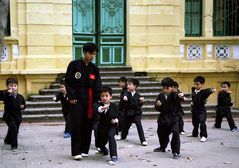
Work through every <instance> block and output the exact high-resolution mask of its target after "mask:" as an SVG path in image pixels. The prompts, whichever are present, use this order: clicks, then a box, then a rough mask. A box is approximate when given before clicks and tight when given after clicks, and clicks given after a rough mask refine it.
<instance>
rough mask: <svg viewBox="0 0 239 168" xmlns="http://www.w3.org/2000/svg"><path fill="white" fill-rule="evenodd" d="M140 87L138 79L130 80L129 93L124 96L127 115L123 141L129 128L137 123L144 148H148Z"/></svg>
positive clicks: (122, 135) (122, 136)
mask: <svg viewBox="0 0 239 168" xmlns="http://www.w3.org/2000/svg"><path fill="white" fill-rule="evenodd" d="M138 86H139V81H138V80H137V79H130V80H128V84H127V90H128V92H126V93H125V95H124V96H123V100H124V101H125V102H126V108H125V109H126V114H125V123H124V128H123V130H122V134H121V139H126V137H127V135H128V132H129V128H130V126H131V125H132V123H135V125H136V127H137V130H138V134H139V139H140V142H141V145H142V146H147V145H148V143H147V142H146V139H145V136H144V130H143V126H142V123H141V118H142V111H141V107H142V105H143V102H144V97H142V96H140V94H139V93H138V92H137V91H136V90H137V88H138Z"/></svg>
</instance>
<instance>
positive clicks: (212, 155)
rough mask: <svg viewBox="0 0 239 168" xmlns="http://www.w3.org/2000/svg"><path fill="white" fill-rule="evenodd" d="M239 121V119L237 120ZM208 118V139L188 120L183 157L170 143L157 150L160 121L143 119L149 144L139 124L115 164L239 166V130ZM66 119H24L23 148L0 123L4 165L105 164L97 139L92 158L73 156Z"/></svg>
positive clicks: (59, 167) (57, 167)
mask: <svg viewBox="0 0 239 168" xmlns="http://www.w3.org/2000/svg"><path fill="white" fill-rule="evenodd" d="M236 124H237V125H239V121H238V120H237V121H236ZM212 125H213V122H212V121H208V134H209V137H208V141H207V142H205V143H201V142H200V138H190V137H187V135H189V134H190V132H191V129H192V125H191V122H190V121H189V120H188V121H186V122H185V131H186V132H187V134H186V135H182V136H181V157H180V158H179V159H178V160H174V159H172V156H171V152H170V145H169V146H168V148H167V151H166V152H165V153H154V152H152V151H153V149H154V148H156V147H158V146H159V144H158V138H157V133H156V129H157V123H156V121H155V120H143V126H144V131H145V135H146V138H147V141H148V143H149V145H148V146H146V147H143V146H141V145H140V144H139V138H138V134H137V131H136V127H135V126H133V127H132V128H131V129H130V134H129V136H128V138H127V141H117V145H118V156H119V162H118V163H117V165H115V166H114V167H122V168H123V167H128V168H129V167H135V168H136V167H137V168H141V167H167V168H169V167H173V168H177V167H178V168H181V167H183V168H187V167H190V168H192V167H195V168H200V167H202V168H207V167H208V168H209V167H210V168H214V167H215V168H216V167H217V168H220V167H228V168H229V167H230V168H234V167H235V168H238V166H239V159H238V156H239V132H231V131H229V128H228V125H227V122H226V121H225V120H224V122H223V124H222V129H213V128H212ZM63 129H64V123H63V122H54V123H32V124H30V123H23V124H22V125H21V127H20V133H19V148H18V151H17V152H12V151H11V150H9V149H10V146H9V145H5V144H4V143H3V140H4V137H5V134H6V131H7V127H6V125H5V124H3V123H2V124H0V130H1V131H0V168H41V167H42V168H68V167H70V168H77V167H79V168H88V167H91V168H92V167H97V168H101V167H102V168H103V167H104V168H105V167H110V165H108V160H109V156H100V155H96V154H95V152H96V150H95V147H94V139H92V146H91V149H90V153H89V154H90V155H89V157H88V158H84V159H83V160H81V161H75V160H73V159H72V158H71V156H70V139H64V138H63Z"/></svg>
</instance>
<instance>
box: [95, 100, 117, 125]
mask: <svg viewBox="0 0 239 168" xmlns="http://www.w3.org/2000/svg"><path fill="white" fill-rule="evenodd" d="M100 106H104V104H103V103H97V104H95V105H94V108H95V110H96V111H98V108H99V107H100ZM98 114H99V124H100V125H101V126H104V127H112V126H117V124H112V123H111V120H112V119H116V118H118V119H119V109H118V106H117V105H116V104H114V103H110V106H109V109H108V110H107V111H106V112H105V111H103V112H102V113H99V112H98Z"/></svg>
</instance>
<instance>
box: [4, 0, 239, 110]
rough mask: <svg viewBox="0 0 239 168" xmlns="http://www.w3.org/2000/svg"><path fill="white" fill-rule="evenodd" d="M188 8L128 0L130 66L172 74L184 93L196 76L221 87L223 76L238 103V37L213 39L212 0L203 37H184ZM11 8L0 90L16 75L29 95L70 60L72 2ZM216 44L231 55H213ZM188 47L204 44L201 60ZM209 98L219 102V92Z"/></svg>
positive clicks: (38, 0)
mask: <svg viewBox="0 0 239 168" xmlns="http://www.w3.org/2000/svg"><path fill="white" fill-rule="evenodd" d="M184 6H185V0H129V1H127V65H130V66H132V68H133V70H134V71H137V72H147V73H148V74H149V75H150V76H152V77H153V78H155V79H157V80H161V79H162V78H163V77H165V76H171V77H174V78H175V79H176V80H177V81H178V82H179V84H180V85H181V86H180V87H181V90H182V91H184V92H189V91H190V89H189V88H190V87H191V86H192V81H193V78H194V77H195V76H196V75H198V74H202V75H204V76H205V77H206V80H207V83H206V87H217V88H218V86H219V83H220V82H221V81H222V80H224V79H225V80H229V81H230V82H232V85H233V87H232V92H233V94H234V93H237V94H235V96H234V100H235V102H236V104H237V105H238V106H239V102H238V101H239V100H237V98H236V95H238V93H239V88H238V87H239V84H238V69H239V61H238V60H236V59H234V58H233V54H234V52H233V46H235V45H238V44H239V37H213V29H212V12H213V1H212V0H203V28H202V31H203V35H202V37H196V38H189V37H185V36H184ZM10 8H11V9H10V10H11V36H10V37H6V38H5V42H6V44H7V47H8V51H9V52H8V55H9V56H8V57H9V58H8V60H7V61H5V62H1V63H0V73H1V76H0V78H1V82H0V88H1V89H2V88H5V79H6V78H7V77H10V76H12V75H14V76H16V77H18V78H19V80H20V83H19V87H20V93H21V94H23V95H24V96H25V97H27V95H28V94H31V93H38V91H39V89H42V88H45V87H46V86H49V84H50V82H52V81H54V79H55V78H56V75H57V74H58V73H64V72H65V71H66V67H67V65H68V63H69V62H70V61H71V60H72V0H11V1H10ZM218 44H223V45H228V46H229V47H230V58H229V59H225V60H218V59H216V58H215V47H216V46H217V45H218ZM14 45H17V46H18V47H19V53H20V54H16V53H15V52H14ZM190 45H200V46H201V48H202V59H201V60H189V59H187V49H188V47H189V46H190ZM208 47H209V48H210V47H211V53H210V52H209V51H208ZM222 77H223V78H222ZM210 102H212V103H215V102H216V99H215V96H212V99H211V100H210Z"/></svg>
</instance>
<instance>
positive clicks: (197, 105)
mask: <svg viewBox="0 0 239 168" xmlns="http://www.w3.org/2000/svg"><path fill="white" fill-rule="evenodd" d="M212 93H213V91H212V89H211V88H208V89H202V90H200V91H199V92H198V93H196V92H195V88H192V113H198V114H200V113H205V112H206V107H205V104H206V102H207V98H208V97H209V96H210V95H211V94H212Z"/></svg>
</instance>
